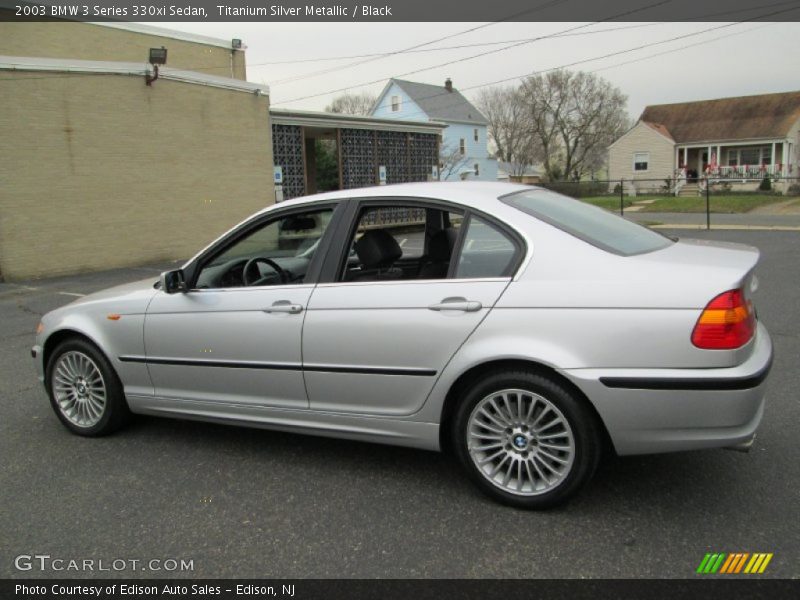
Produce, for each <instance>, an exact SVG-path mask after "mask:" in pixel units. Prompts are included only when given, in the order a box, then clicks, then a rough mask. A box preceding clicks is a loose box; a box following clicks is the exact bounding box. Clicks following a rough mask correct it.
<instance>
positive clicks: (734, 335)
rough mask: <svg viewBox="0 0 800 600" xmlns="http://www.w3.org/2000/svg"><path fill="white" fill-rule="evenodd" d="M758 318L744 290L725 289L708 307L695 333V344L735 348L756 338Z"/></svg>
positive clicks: (710, 348) (704, 347) (711, 347)
mask: <svg viewBox="0 0 800 600" xmlns="http://www.w3.org/2000/svg"><path fill="white" fill-rule="evenodd" d="M755 329H756V317H755V314H754V312H753V306H752V304H751V303H750V302H748V301H747V300H745V297H744V293H743V292H742V290H729V291H727V292H723V293H722V294H720V295H719V296H717V297H716V298H714V299H713V300H712V301H711V302H709V303H708V306H706V307H705V309H704V310H703V313H702V314H701V315H700V318H699V319H698V320H697V325H695V326H694V331H693V332H692V343H693V344H694V345H695V346H697V347H698V348H703V349H705V350H732V349H734V348H740V347H742V346H744V345H745V344H746V343H747V342H749V341H750V339H751V338H752V337H753V333H754V332H755Z"/></svg>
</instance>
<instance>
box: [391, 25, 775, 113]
mask: <svg viewBox="0 0 800 600" xmlns="http://www.w3.org/2000/svg"><path fill="white" fill-rule="evenodd" d="M743 23H745V21H741V22H738V23H733V24H732V25H741V24H743ZM774 24H775V23H768V24H767V25H761V26H759V27H753V28H750V29H747V30H745V31H737V32H734V33H729V34H726V35H721V36H717V37H715V38H712V39H710V40H703V41H700V42H696V43H694V44H689V45H686V46H681V47H680V48H673V49H671V50H666V51H664V52H659V53H656V54H653V55H649V56H644V57H640V58H637V59H633V60H630V61H626V62H623V63H619V64H616V65H609V66H607V67H601V68H598V69H594V70H590V71H588V72H590V73H592V72H597V71H603V70H607V69H612V68H615V67H620V66H623V65H626V64H631V63H635V62H641V61H644V60H649V59H651V58H656V57H658V56H663V55H665V54H671V53H673V52H680V51H682V50H685V49H687V48H692V47H694V46H700V45H703V44H709V43H711V42H715V41H719V40H721V39H725V38H728V37H733V36H736V35H742V34H744V33H748V32H751V31H755V30H757V29H762V28H764V27H768V26H770V25H774ZM714 29H719V27H716V28H712V29H708V30H704V31H699V32H697V33H693V34H688V35H700V34H702V33H707V32H708V31H711V30H714ZM685 37H688V36H678V37H676V38H672V39H669V40H661V41H659V42H654V43H652V44H645V45H643V46H637V47H635V48H629V49H627V50H621V51H619V52H613V53H610V54H606V55H603V56H597V57H592V58H587V59H583V60H580V61H575V62H572V63H568V64H564V65H559V66H557V67H550V68H547V69H541V70H538V71H532V72H530V73H525V74H523V75H516V76H514V77H508V78H505V79H499V80H496V81H490V82H487V83H481V84H476V85H472V86H468V87H464V88H461V90H463V91H467V90H475V89H480V88H486V87H490V86H493V85H498V84H500V83H507V82H509V81H512V80H517V79H522V78H525V77H534V76H536V75H542V74H545V73H549V72H552V71H558V70H560V69H565V68H567V67H571V66H575V65H577V64H584V63H588V62H594V61H598V60H603V59H606V58H610V57H612V56H618V55H620V54H626V53H629V52H634V51H636V50H641V49H644V48H647V47H651V46H656V45H660V44H665V43H668V42H672V41H677V40H679V39H684V38H685ZM461 90H460V91H461ZM446 94H449V92H439V93H437V94H433V95H431V96H423V97H420V98H417V99H418V100H423V99H428V98H435V97H439V96H444V95H446ZM461 104H462V103H461V102H456V103H453V104H448V105H444V106H443V107H441V108H452V107H456V106H459V105H461ZM382 106H388V104H386V105H382ZM417 114H420V115H422V114H425V112H424V111H422V110H418V111H414V112H410V113H407V114H405V115H404V117H413V116H415V115H417Z"/></svg>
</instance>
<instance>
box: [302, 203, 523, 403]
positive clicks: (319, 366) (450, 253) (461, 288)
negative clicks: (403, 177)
mask: <svg viewBox="0 0 800 600" xmlns="http://www.w3.org/2000/svg"><path fill="white" fill-rule="evenodd" d="M425 213H427V216H424V215H425ZM345 248H346V249H347V250H348V251H350V249H351V248H352V251H350V252H349V253H348V257H349V258H348V259H347V260H346V261H345V264H344V265H342V267H341V268H340V270H339V273H338V276H337V279H338V281H336V282H331V283H324V284H320V285H318V286H317V288H316V289H315V290H314V292H313V294H312V296H311V299H310V301H309V305H308V311H307V314H306V322H305V326H304V331H303V366H304V370H305V378H306V388H307V390H308V396H309V400H310V406H311V408H312V409H314V410H326V411H335V412H350V413H362V414H371V415H409V414H412V413H414V412H416V411H418V410H419V409H420V408H421V407H422V405H423V403H424V402H425V399H426V398H427V396H428V394H429V393H430V391H431V389H432V387H433V385H434V383H435V382H436V379H437V377H438V376H439V374H440V373H441V372H442V370H443V369H444V367H445V366H446V365H447V363H448V361H449V360H450V358H451V357H452V356H453V354H454V353H455V352H456V351H457V350H458V348H459V347H460V346H461V345H462V344H463V342H464V341H465V340H466V339H467V337H468V336H469V335H470V334H471V333H472V332H473V331H474V330H475V328H476V327H478V326H479V325H480V323H481V321H482V320H483V319H484V317H485V316H486V315H487V314H488V312H489V311H490V310H491V308H492V307H493V306H494V304H495V302H496V301H497V299H498V298H499V297H500V295H501V294H502V292H503V290H504V289H505V288H506V287H507V285H508V283H509V281H510V270H512V269H513V265H514V264H515V261H516V260H517V258H518V254H519V252H518V246H517V245H515V244H514V243H513V242H512V240H511V239H509V237H508V236H507V235H506V234H505V233H502V232H501V231H499V230H498V229H497V228H495V227H493V226H492V225H491V224H489V223H488V222H486V221H484V220H482V219H480V218H478V217H477V216H469V215H468V214H467V215H465V214H464V213H463V212H460V211H458V210H456V209H450V208H438V207H435V206H429V207H427V208H425V211H424V212H423V213H420V210H419V207H418V206H416V205H413V206H403V205H393V206H391V207H384V206H381V207H378V208H375V207H370V206H366V207H364V208H363V209H362V210H361V211H360V212H359V217H358V222H357V226H356V227H354V228H353V233H352V234H351V238H350V242H349V243H348V244H347V245H346V246H345ZM459 248H463V250H459Z"/></svg>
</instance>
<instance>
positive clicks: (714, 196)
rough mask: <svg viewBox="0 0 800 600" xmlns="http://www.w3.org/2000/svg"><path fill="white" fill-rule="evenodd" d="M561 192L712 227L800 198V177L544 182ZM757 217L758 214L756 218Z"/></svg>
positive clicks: (647, 220) (645, 219)
mask: <svg viewBox="0 0 800 600" xmlns="http://www.w3.org/2000/svg"><path fill="white" fill-rule="evenodd" d="M539 185H540V186H542V187H545V188H548V189H550V190H553V191H555V192H559V193H561V194H564V195H566V196H571V197H573V198H577V199H579V200H582V201H584V202H587V203H590V204H594V205H595V206H599V207H601V208H605V209H607V210H611V211H614V212H618V213H619V214H620V215H623V216H625V217H627V218H630V219H631V220H635V221H637V222H640V223H643V224H646V225H668V224H677V225H682V226H683V225H688V226H703V225H704V226H705V227H706V228H709V229H710V228H711V224H712V218H713V216H715V215H741V216H739V217H720V218H718V221H725V222H728V221H736V220H739V221H742V222H743V223H745V222H746V221H747V220H748V219H747V217H745V216H744V215H747V214H748V213H751V212H752V211H757V212H758V211H764V210H767V211H768V210H769V209H765V208H764V207H769V206H771V205H774V204H777V203H781V202H786V201H789V202H791V201H792V200H793V198H800V177H787V176H783V175H769V174H764V175H763V176H762V177H760V178H743V177H727V178H723V177H720V176H717V177H714V176H713V175H712V176H701V177H695V178H691V177H689V178H687V177H678V176H676V177H666V178H663V179H635V180H632V179H617V180H610V179H605V180H598V179H593V180H586V181H553V182H545V183H541V184H539ZM751 220H752V219H751Z"/></svg>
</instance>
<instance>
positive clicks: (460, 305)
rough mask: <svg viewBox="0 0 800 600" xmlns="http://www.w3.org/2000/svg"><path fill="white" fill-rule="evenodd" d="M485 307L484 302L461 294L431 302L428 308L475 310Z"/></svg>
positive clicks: (438, 309)
mask: <svg viewBox="0 0 800 600" xmlns="http://www.w3.org/2000/svg"><path fill="white" fill-rule="evenodd" d="M482 308H483V304H481V303H480V302H478V301H477V300H467V299H466V298H462V297H460V296H456V297H453V298H445V299H444V300H442V301H441V302H440V303H439V304H431V305H430V306H429V307H428V310H436V311H442V310H460V311H462V312H475V311H478V310H480V309H482Z"/></svg>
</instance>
